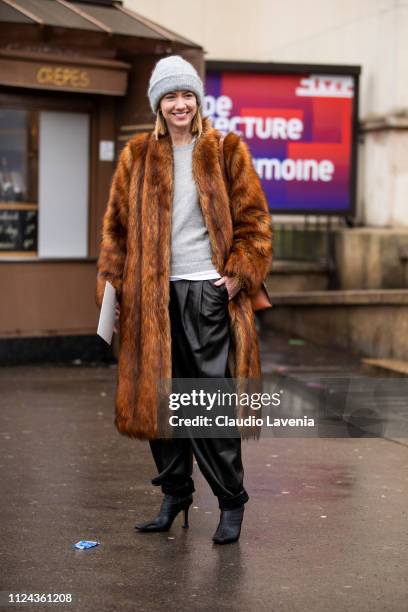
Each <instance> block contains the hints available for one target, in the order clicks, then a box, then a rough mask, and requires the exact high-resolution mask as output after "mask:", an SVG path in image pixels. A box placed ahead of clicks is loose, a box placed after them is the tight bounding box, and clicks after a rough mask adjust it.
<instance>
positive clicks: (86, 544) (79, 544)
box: [74, 540, 100, 550]
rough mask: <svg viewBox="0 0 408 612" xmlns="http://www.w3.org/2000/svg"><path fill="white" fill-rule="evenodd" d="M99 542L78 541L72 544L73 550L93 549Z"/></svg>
mask: <svg viewBox="0 0 408 612" xmlns="http://www.w3.org/2000/svg"><path fill="white" fill-rule="evenodd" d="M98 544H100V542H94V541H92V540H80V541H79V542H77V543H76V544H74V548H78V549H79V550H84V549H85V548H93V547H94V546H98Z"/></svg>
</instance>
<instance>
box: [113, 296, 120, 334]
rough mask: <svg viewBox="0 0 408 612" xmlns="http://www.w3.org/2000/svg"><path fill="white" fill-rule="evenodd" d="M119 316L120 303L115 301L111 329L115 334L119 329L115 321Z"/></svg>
mask: <svg viewBox="0 0 408 612" xmlns="http://www.w3.org/2000/svg"><path fill="white" fill-rule="evenodd" d="M119 317H120V304H118V303H116V307H115V324H114V326H113V331H114V333H115V334H117V333H118V331H119V329H118V325H117V321H118V320H119Z"/></svg>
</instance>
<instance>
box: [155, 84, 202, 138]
mask: <svg viewBox="0 0 408 612" xmlns="http://www.w3.org/2000/svg"><path fill="white" fill-rule="evenodd" d="M160 108H161V111H162V113H163V117H164V119H165V121H166V123H167V127H168V128H169V129H171V128H175V129H176V130H178V131H179V130H189V129H190V125H191V122H192V120H193V117H194V115H195V114H196V112H197V99H196V97H195V95H194V94H193V92H192V91H172V92H170V93H167V94H166V95H165V96H163V98H162V99H161V100H160Z"/></svg>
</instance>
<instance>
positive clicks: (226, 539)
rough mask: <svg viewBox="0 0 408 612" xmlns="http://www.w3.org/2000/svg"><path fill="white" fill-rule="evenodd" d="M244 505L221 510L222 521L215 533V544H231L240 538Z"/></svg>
mask: <svg viewBox="0 0 408 612" xmlns="http://www.w3.org/2000/svg"><path fill="white" fill-rule="evenodd" d="M243 518H244V505H242V506H239V507H238V508H233V509H232V510H221V517H220V522H219V523H218V527H217V530H216V532H215V533H214V535H213V542H214V543H215V544H229V543H230V542H235V541H236V540H238V538H239V536H240V533H241V524H242V519H243Z"/></svg>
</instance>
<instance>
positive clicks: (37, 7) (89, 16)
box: [0, 0, 201, 49]
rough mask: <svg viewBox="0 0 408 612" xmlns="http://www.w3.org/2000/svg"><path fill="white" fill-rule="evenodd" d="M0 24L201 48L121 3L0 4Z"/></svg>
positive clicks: (36, 0) (33, 0) (51, 0)
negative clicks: (81, 32) (73, 31)
mask: <svg viewBox="0 0 408 612" xmlns="http://www.w3.org/2000/svg"><path fill="white" fill-rule="evenodd" d="M0 23H3V24H7V23H9V24H19V25H23V24H26V25H34V26H38V27H40V28H41V27H44V26H47V27H51V28H64V29H73V30H83V31H87V32H94V33H102V34H105V35H106V36H113V35H114V36H121V37H122V36H125V37H135V38H140V39H145V40H148V39H150V40H152V41H161V42H163V43H166V42H167V43H173V44H178V45H180V46H186V47H189V48H196V49H200V48H201V47H200V45H198V44H196V43H194V42H192V41H191V40H188V39H187V38H184V37H183V36H179V35H178V34H175V33H174V32H172V31H171V30H168V29H167V28H164V27H163V26H161V25H158V24H156V23H154V22H153V21H151V20H150V19H147V18H145V17H143V16H142V15H139V14H138V13H135V12H133V11H130V10H129V9H127V8H125V7H124V6H123V4H122V2H121V0H77V1H75V2H74V1H72V0H0Z"/></svg>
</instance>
